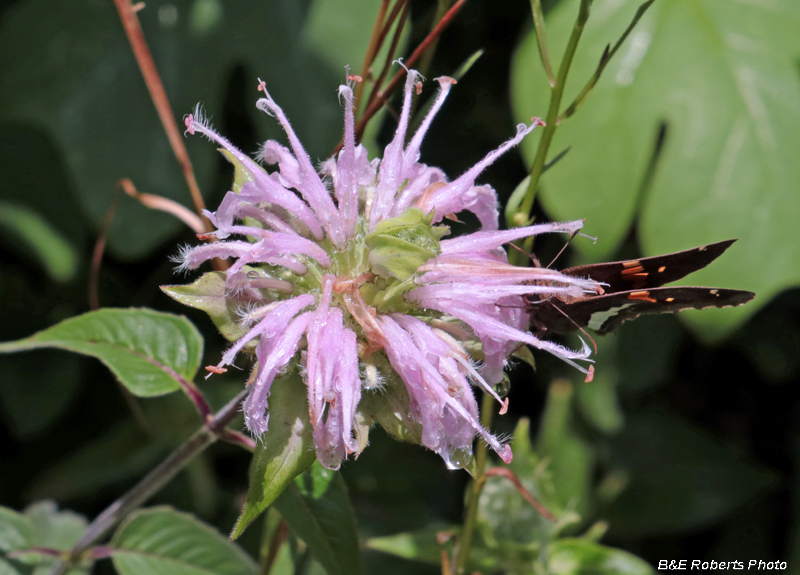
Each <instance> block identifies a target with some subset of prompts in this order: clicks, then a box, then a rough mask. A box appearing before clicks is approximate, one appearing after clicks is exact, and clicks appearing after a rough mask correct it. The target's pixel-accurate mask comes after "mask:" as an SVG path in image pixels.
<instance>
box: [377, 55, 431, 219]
mask: <svg viewBox="0 0 800 575" xmlns="http://www.w3.org/2000/svg"><path fill="white" fill-rule="evenodd" d="M418 77H419V72H417V71H416V70H409V71H408V73H407V75H406V84H405V88H404V90H403V92H404V94H405V95H404V97H403V109H402V110H401V112H400V120H399V122H398V123H397V130H396V131H395V133H394V138H392V141H391V143H389V145H388V146H386V149H385V150H384V152H383V159H382V160H381V167H380V176H379V178H378V187H377V190H376V193H375V200H374V202H373V204H372V209H371V211H370V216H369V228H370V229H373V228H374V227H375V226H376V225H377V224H378V222H379V221H381V220H382V219H384V218H386V217H387V215H388V214H389V212H390V211H391V209H392V205H393V204H394V200H395V195H396V194H397V190H398V189H400V186H401V185H402V184H403V182H404V181H405V180H406V178H407V176H406V174H405V172H404V171H403V168H404V167H405V166H404V157H403V156H404V154H403V149H404V147H405V140H406V131H407V130H408V121H409V117H410V115H411V94H412V92H413V90H414V84H415V83H416V81H417V78H418Z"/></svg>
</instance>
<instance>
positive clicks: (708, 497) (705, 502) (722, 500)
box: [602, 412, 776, 537]
mask: <svg viewBox="0 0 800 575" xmlns="http://www.w3.org/2000/svg"><path fill="white" fill-rule="evenodd" d="M609 445H610V448H611V462H612V463H611V466H612V469H616V470H618V471H619V472H622V473H625V474H626V475H627V477H628V478H629V482H628V486H627V488H626V489H625V490H624V491H623V492H622V494H621V495H620V496H619V497H618V498H617V499H615V500H614V501H613V503H611V504H610V505H609V506H608V507H607V508H606V509H604V510H603V512H602V516H603V517H604V518H605V519H607V520H608V521H609V523H610V524H611V531H612V532H613V533H614V534H615V535H617V536H636V537H645V536H652V535H662V534H667V533H681V532H685V531H686V530H688V529H698V528H701V527H704V526H706V525H709V524H711V523H713V522H715V521H718V520H720V519H722V518H723V517H728V516H729V515H730V514H731V513H732V512H733V511H734V510H736V509H738V508H740V507H742V506H743V505H745V504H746V503H747V502H749V501H752V500H753V499H755V498H756V497H758V496H759V495H760V494H762V493H764V492H765V491H766V490H767V489H768V488H769V487H770V486H771V485H774V483H775V479H776V478H775V475H774V474H773V473H771V472H769V471H766V470H764V469H762V468H760V467H757V466H756V465H755V464H754V463H752V462H750V461H748V460H747V459H745V458H744V457H742V455H741V454H739V453H737V452H736V451H734V450H733V449H731V448H730V447H728V446H726V445H724V444H722V443H720V442H719V441H718V440H716V439H715V438H713V437H711V436H709V435H708V434H706V433H704V432H702V431H701V430H699V429H695V428H693V427H691V426H689V425H688V424H686V423H684V422H682V421H680V420H678V419H675V418H673V417H670V416H667V415H662V414H658V413H656V412H646V413H639V414H634V415H632V416H631V417H630V418H629V421H628V423H627V425H626V426H625V428H624V430H623V432H622V433H620V434H619V435H617V436H616V437H614V438H613V439H612V440H611V441H610V442H609Z"/></svg>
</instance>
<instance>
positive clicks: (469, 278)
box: [415, 255, 600, 293]
mask: <svg viewBox="0 0 800 575" xmlns="http://www.w3.org/2000/svg"><path fill="white" fill-rule="evenodd" d="M417 273H418V274H421V275H419V276H418V277H417V279H416V280H415V281H416V283H417V284H419V285H424V284H429V283H434V282H454V283H462V282H463V283H470V282H472V283H474V284H476V285H503V284H505V285H508V284H519V283H523V282H554V283H555V284H556V285H561V286H577V287H578V288H580V290H581V291H582V292H585V293H598V292H599V289H600V288H599V284H598V283H597V282H595V281H593V280H591V279H581V278H575V277H572V276H567V275H564V274H562V273H560V272H557V271H555V270H550V269H547V268H523V267H519V266H513V265H511V264H508V263H505V262H502V261H497V260H493V259H492V258H491V257H489V256H474V255H452V256H449V255H444V256H438V257H436V258H433V259H431V260H428V261H427V262H425V263H424V264H423V265H422V266H420V268H419V269H418V270H417ZM531 293H535V292H534V291H532V292H531Z"/></svg>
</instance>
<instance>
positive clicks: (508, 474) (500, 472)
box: [482, 467, 558, 523]
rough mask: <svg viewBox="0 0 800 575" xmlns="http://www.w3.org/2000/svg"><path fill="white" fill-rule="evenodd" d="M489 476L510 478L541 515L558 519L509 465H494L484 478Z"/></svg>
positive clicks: (553, 520)
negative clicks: (526, 487) (532, 493)
mask: <svg viewBox="0 0 800 575" xmlns="http://www.w3.org/2000/svg"><path fill="white" fill-rule="evenodd" d="M487 477H502V478H504V479H508V480H509V481H510V482H511V483H513V484H514V487H516V488H517V491H519V493H520V495H522V497H523V498H524V499H525V501H527V502H528V503H530V504H531V507H533V508H534V509H536V511H538V512H539V515H541V516H542V517H544V518H545V519H547V520H548V521H552V522H553V523H556V522H557V521H558V519H556V516H555V515H553V513H552V512H551V511H550V510H549V509H548V508H547V507H545V506H544V505H542V504H541V503H539V501H538V500H537V499H536V498H535V497H534V496H533V495H531V492H530V491H528V490H527V489H525V487H524V486H523V485H522V482H521V481H520V480H519V477H517V475H516V474H515V473H514V472H513V471H511V470H510V469H509V468H508V467H492V468H491V469H490V470H488V471H487V472H486V474H485V475H484V476H483V478H482V480H483V481H485V480H486V478H487Z"/></svg>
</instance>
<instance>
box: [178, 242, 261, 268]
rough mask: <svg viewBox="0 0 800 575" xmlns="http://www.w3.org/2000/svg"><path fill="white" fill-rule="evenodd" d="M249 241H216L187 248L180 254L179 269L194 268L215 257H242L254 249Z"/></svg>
mask: <svg viewBox="0 0 800 575" xmlns="http://www.w3.org/2000/svg"><path fill="white" fill-rule="evenodd" d="M252 247H253V246H252V244H250V243H248V242H238V241H237V242H215V243H213V244H205V245H202V246H196V247H194V248H191V249H188V250H185V251H184V252H183V253H181V254H180V256H178V259H179V261H180V262H181V263H180V266H179V269H181V270H193V269H197V268H198V267H200V265H201V264H202V263H203V262H206V261H208V260H212V259H214V258H221V259H225V258H241V257H244V256H246V255H247V254H248V253H250V251H251V250H252Z"/></svg>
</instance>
